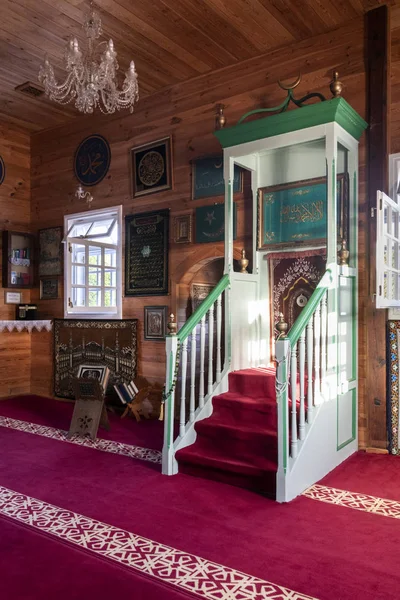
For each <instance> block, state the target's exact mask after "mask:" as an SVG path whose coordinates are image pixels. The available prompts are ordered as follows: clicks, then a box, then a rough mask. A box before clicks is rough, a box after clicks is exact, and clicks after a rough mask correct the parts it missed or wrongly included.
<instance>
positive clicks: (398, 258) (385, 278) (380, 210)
mask: <svg viewBox="0 0 400 600" xmlns="http://www.w3.org/2000/svg"><path fill="white" fill-rule="evenodd" d="M396 199H397V198H396ZM376 214H377V240H376V307H377V308H396V307H399V306H400V206H399V204H398V203H397V202H394V201H393V200H392V199H391V198H389V196H387V195H386V194H384V193H383V192H378V193H377V211H376Z"/></svg>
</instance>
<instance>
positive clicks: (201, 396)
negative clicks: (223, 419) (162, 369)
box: [199, 315, 206, 408]
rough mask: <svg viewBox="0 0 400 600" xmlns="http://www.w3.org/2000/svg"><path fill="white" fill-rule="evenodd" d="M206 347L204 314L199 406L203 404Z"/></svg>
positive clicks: (201, 339) (204, 319) (201, 324)
mask: <svg viewBox="0 0 400 600" xmlns="http://www.w3.org/2000/svg"><path fill="white" fill-rule="evenodd" d="M205 348H206V316H205V315H204V317H202V319H201V321H200V379H199V408H203V406H204V363H205Z"/></svg>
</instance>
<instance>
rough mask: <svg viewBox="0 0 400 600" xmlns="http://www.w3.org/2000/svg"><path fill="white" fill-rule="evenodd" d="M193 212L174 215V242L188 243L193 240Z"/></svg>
mask: <svg viewBox="0 0 400 600" xmlns="http://www.w3.org/2000/svg"><path fill="white" fill-rule="evenodd" d="M192 221H193V217H192V215H191V213H187V214H186V215H178V216H176V217H174V242H176V243H177V244H188V243H190V242H191V241H192Z"/></svg>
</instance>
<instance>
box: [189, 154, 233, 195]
mask: <svg viewBox="0 0 400 600" xmlns="http://www.w3.org/2000/svg"><path fill="white" fill-rule="evenodd" d="M242 187H243V186H242V170H241V169H240V167H238V166H235V170H234V178H233V191H234V192H241V191H242ZM224 194H225V183H224V161H223V158H222V156H206V157H204V158H196V159H195V160H193V161H192V200H197V199H199V198H209V197H210V196H223V195H224Z"/></svg>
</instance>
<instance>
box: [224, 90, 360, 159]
mask: <svg viewBox="0 0 400 600" xmlns="http://www.w3.org/2000/svg"><path fill="white" fill-rule="evenodd" d="M334 121H335V122H336V123H338V124H339V125H341V126H342V127H343V129H345V130H346V131H347V132H348V133H349V134H350V135H352V136H353V137H354V138H355V139H356V140H359V139H360V137H361V135H362V133H363V131H364V130H365V129H366V128H367V126H368V124H367V123H366V122H365V121H364V119H363V118H362V117H360V115H359V114H358V113H357V112H356V111H355V110H354V108H352V107H351V106H350V104H348V103H347V102H346V100H344V98H332V100H326V101H325V102H318V103H315V104H308V105H307V106H302V107H301V108H297V109H294V110H289V111H286V112H282V113H279V114H275V115H272V116H269V117H264V118H263V119H257V120H255V121H248V122H246V123H239V124H238V125H235V126H233V127H227V128H226V129H220V130H218V131H215V135H216V136H217V138H218V139H219V141H220V143H221V146H222V147H223V148H229V147H230V146H237V145H239V144H244V143H246V142H254V141H256V140H261V139H263V138H268V137H272V136H274V135H280V134H282V133H290V132H291V131H298V130H300V129H306V128H307V127H313V126H315V125H324V124H325V123H332V122H334Z"/></svg>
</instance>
